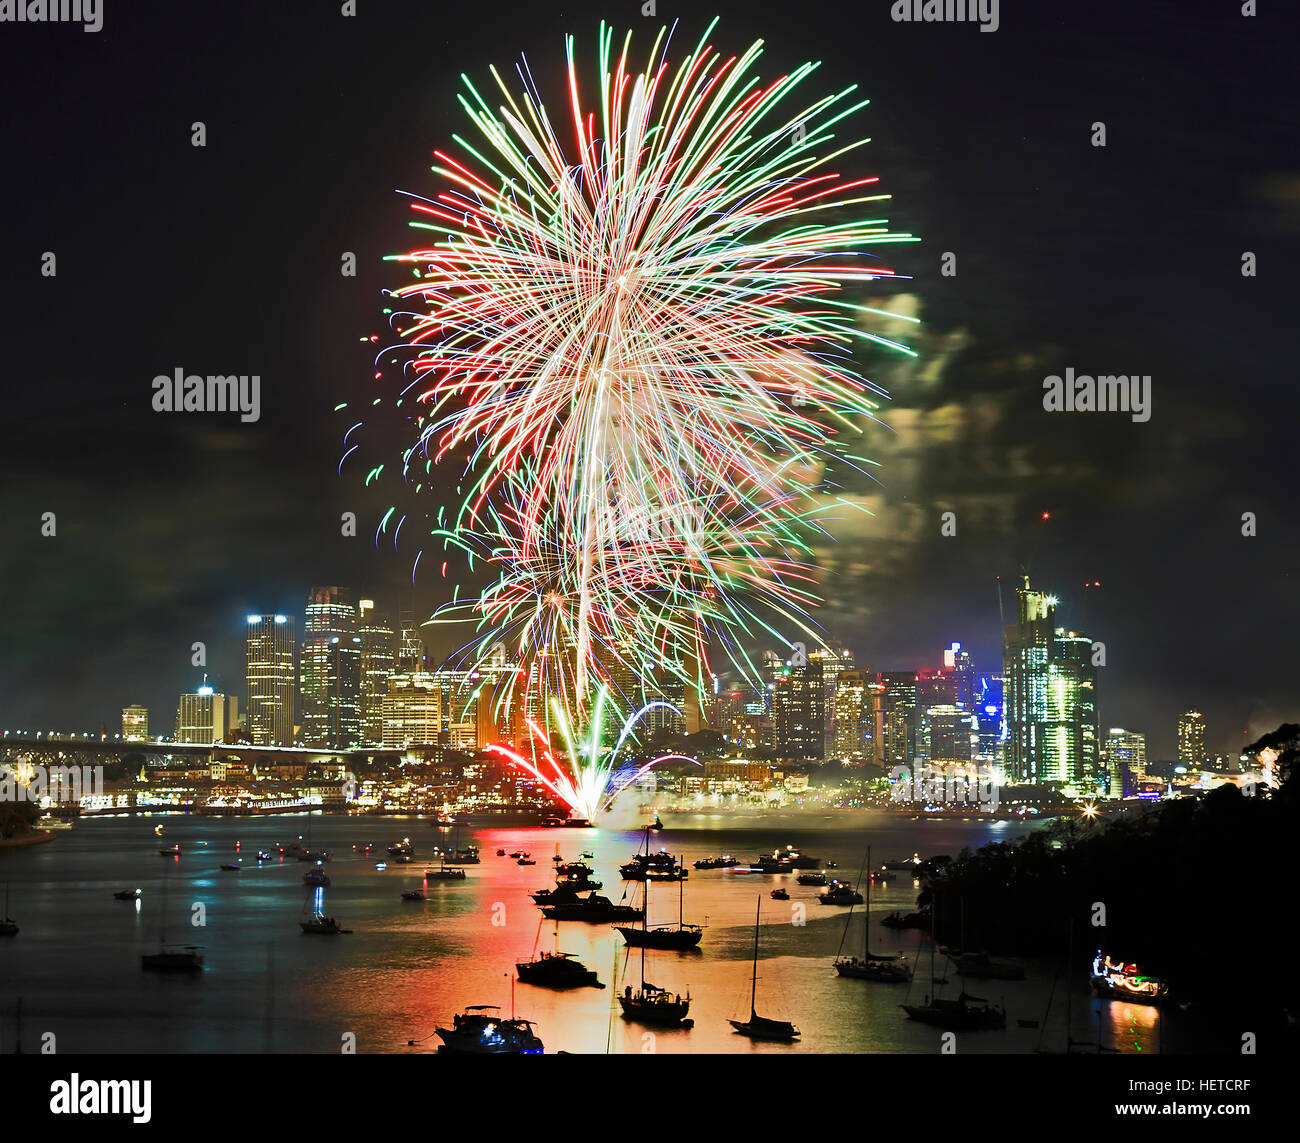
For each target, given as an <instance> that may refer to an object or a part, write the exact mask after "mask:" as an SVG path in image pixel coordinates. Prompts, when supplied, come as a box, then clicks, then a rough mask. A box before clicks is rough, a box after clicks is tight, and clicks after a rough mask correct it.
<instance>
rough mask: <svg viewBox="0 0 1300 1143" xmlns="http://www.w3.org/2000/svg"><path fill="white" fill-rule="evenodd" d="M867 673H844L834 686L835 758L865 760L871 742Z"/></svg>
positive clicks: (833, 753)
mask: <svg viewBox="0 0 1300 1143" xmlns="http://www.w3.org/2000/svg"><path fill="white" fill-rule="evenodd" d="M869 685H870V680H869V676H868V675H867V672H866V671H841V672H840V674H839V678H838V679H837V680H836V683H835V734H834V744H833V748H832V751H831V755H832V757H835V758H842V759H846V760H851V759H852V760H855V759H859V758H863V757H866V755H867V754H868V753H869V752H870V747H871V743H872V738H873V735H872V727H871V705H870V703H871V695H870V692H869V691H868V689H867V688H868V686H869Z"/></svg>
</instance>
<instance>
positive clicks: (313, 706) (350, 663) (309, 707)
mask: <svg viewBox="0 0 1300 1143" xmlns="http://www.w3.org/2000/svg"><path fill="white" fill-rule="evenodd" d="M348 594H349V593H348V591H347V590H346V589H345V588H341V587H316V588H312V590H311V593H310V594H309V595H308V597H307V617H306V622H305V624H304V625H303V637H302V671H301V683H300V690H301V695H302V741H303V742H304V743H306V744H307V745H310V746H335V747H340V746H355V745H356V744H357V743H358V741H360V737H361V637H360V636H359V635H358V634H357V631H356V610H355V608H354V607H353V606H352V602H351V600H350V599H349V598H348Z"/></svg>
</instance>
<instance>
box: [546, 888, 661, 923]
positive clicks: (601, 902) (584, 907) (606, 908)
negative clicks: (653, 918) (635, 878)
mask: <svg viewBox="0 0 1300 1143" xmlns="http://www.w3.org/2000/svg"><path fill="white" fill-rule="evenodd" d="M542 916H544V917H545V918H546V919H547V920H548V921H586V922H589V923H592V924H605V923H606V922H609V921H625V920H626V921H639V920H640V919H641V918H642V917H644V916H645V910H644V909H637V908H634V907H633V906H631V905H615V904H614V902H613V901H611V900H610V899H609V898H608V897H602V896H600V894H598V893H590V894H588V895H587V896H586V897H582V898H579V899H578V900H577V901H573V902H566V901H560V902H557V903H555V904H552V905H544V906H543V907H542Z"/></svg>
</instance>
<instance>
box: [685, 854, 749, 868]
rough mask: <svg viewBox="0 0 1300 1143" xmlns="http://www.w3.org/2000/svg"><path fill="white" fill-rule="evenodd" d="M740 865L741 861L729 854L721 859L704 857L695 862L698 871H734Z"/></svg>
mask: <svg viewBox="0 0 1300 1143" xmlns="http://www.w3.org/2000/svg"><path fill="white" fill-rule="evenodd" d="M739 864H740V859H739V858H736V857H732V856H731V854H729V853H726V854H723V855H722V856H721V857H702V858H700V860H699V861H696V862H694V865H695V868H696V869H734V868H735V867H736V866H737V865H739Z"/></svg>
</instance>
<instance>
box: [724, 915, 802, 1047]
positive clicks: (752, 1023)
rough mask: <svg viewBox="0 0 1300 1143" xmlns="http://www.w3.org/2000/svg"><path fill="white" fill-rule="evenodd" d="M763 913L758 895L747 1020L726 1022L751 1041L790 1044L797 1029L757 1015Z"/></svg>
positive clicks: (797, 1034) (797, 1031)
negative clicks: (760, 924) (759, 949)
mask: <svg viewBox="0 0 1300 1143" xmlns="http://www.w3.org/2000/svg"><path fill="white" fill-rule="evenodd" d="M762 912H763V897H762V894H759V897H758V907H757V908H756V909H755V910H754V973H753V976H752V977H751V980H750V987H749V1019H748V1020H728V1021H727V1023H728V1024H730V1025H731V1026H732V1027H733V1028H734V1029H735V1030H736V1031H737V1032H739V1033H740V1034H741V1035H743V1036H748V1037H749V1038H750V1039H751V1040H776V1041H779V1042H782V1043H790V1042H791V1041H793V1040H797V1039H798V1038H799V1029H798V1028H796V1027H795V1026H794V1025H793V1024H791V1023H790V1021H788V1020H770V1019H768V1017H766V1016H760V1015H759V1014H758V1008H757V1003H758V925H759V920H760V919H761V917H762Z"/></svg>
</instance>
